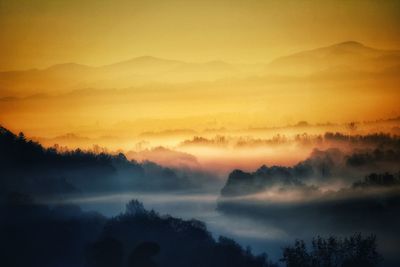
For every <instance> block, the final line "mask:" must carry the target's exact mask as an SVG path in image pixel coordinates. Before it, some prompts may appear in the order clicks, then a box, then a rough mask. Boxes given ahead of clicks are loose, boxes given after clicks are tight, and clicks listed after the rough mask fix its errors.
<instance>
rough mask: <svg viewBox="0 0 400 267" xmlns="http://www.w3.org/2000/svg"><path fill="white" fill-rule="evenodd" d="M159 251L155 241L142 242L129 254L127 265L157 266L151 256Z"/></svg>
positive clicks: (131, 266) (133, 266)
mask: <svg viewBox="0 0 400 267" xmlns="http://www.w3.org/2000/svg"><path fill="white" fill-rule="evenodd" d="M159 252H160V246H159V245H158V244H157V243H155V242H142V243H140V244H139V245H138V246H137V247H136V248H135V249H133V250H132V252H131V254H130V255H129V260H128V267H157V264H156V263H155V262H154V260H153V257H154V256H156V255H157V254H158V253H159Z"/></svg>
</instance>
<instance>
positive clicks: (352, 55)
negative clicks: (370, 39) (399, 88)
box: [267, 41, 400, 75]
mask: <svg viewBox="0 0 400 267" xmlns="http://www.w3.org/2000/svg"><path fill="white" fill-rule="evenodd" d="M399 65H400V50H379V49H375V48H371V47H368V46H365V45H363V44H361V43H359V42H355V41H348V42H343V43H339V44H335V45H332V46H327V47H322V48H317V49H313V50H309V51H303V52H299V53H296V54H293V55H289V56H285V57H280V58H277V59H276V60H274V61H272V62H271V63H270V64H269V65H268V67H267V71H268V72H273V73H280V74H286V75H289V74H294V75H302V74H312V73H315V72H320V71H346V70H353V71H382V70H385V69H388V68H393V67H395V66H399Z"/></svg>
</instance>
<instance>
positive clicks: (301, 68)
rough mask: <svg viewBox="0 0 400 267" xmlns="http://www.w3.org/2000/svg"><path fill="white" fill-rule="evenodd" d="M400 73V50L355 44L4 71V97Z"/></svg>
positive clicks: (1, 86) (0, 87)
mask: <svg viewBox="0 0 400 267" xmlns="http://www.w3.org/2000/svg"><path fill="white" fill-rule="evenodd" d="M399 69H400V50H378V49H374V48H370V47H367V46H365V45H363V44H361V43H358V42H353V41H350V42H343V43H339V44H335V45H332V46H328V47H322V48H318V49H314V50H309V51H303V52H299V53H296V54H292V55H289V56H284V57H280V58H277V59H275V60H273V61H272V62H271V63H269V64H252V65H251V64H250V65H240V64H231V63H227V62H223V61H209V62H204V63H191V62H183V61H177V60H168V59H162V58H156V57H151V56H143V57H137V58H133V59H130V60H127V61H122V62H118V63H115V64H111V65H105V66H100V67H91V66H86V65H81V64H76V63H65V64H58V65H53V66H51V67H49V68H46V69H40V70H38V69H32V70H26V71H8V72H0V92H1V93H0V97H6V96H28V95H32V94H37V93H60V92H67V91H71V90H76V89H84V88H96V89H104V88H127V87H131V86H142V85H145V84H154V83H158V84H160V83H161V84H163V83H187V82H198V81H214V80H218V79H227V78H246V77H252V76H264V75H285V76H286V75H292V76H293V75H294V76H296V75H297V76H298V75H310V74H315V73H319V72H329V73H330V72H338V71H339V72H343V71H363V72H382V71H386V70H399Z"/></svg>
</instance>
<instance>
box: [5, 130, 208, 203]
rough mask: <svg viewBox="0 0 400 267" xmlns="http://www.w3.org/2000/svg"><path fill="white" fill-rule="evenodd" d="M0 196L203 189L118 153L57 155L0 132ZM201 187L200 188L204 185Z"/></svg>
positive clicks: (192, 179)
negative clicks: (10, 193) (7, 194)
mask: <svg viewBox="0 0 400 267" xmlns="http://www.w3.org/2000/svg"><path fill="white" fill-rule="evenodd" d="M0 176H1V179H0V193H7V192H13V191H18V192H24V193H28V194H31V195H35V196H39V195H41V196H42V195H56V194H62V193H77V192H84V193H94V192H119V191H130V192H132V191H153V192H154V191H161V190H163V191H171V190H182V189H193V188H199V187H201V186H202V181H200V179H195V177H191V176H190V175H186V174H182V173H179V174H178V173H177V172H176V171H175V170H173V169H169V168H165V167H162V166H160V165H157V164H155V163H152V162H143V163H138V162H136V161H129V160H127V158H126V157H125V156H124V155H123V154H117V155H111V154H106V153H99V154H97V153H92V152H88V151H82V150H80V149H77V150H71V151H67V152H58V151H56V150H55V149H53V148H47V149H46V148H44V147H42V146H41V145H40V144H39V143H36V142H33V141H31V140H27V139H26V138H25V137H24V135H23V134H22V133H20V134H19V135H18V136H17V135H15V134H13V133H12V132H10V131H8V130H7V129H5V128H3V127H0ZM203 184H205V183H203Z"/></svg>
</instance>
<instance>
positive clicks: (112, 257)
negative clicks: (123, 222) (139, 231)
mask: <svg viewBox="0 0 400 267" xmlns="http://www.w3.org/2000/svg"><path fill="white" fill-rule="evenodd" d="M85 256H86V264H85V266H86V267H120V266H122V260H123V248H122V243H121V242H120V241H118V240H116V239H114V238H110V237H106V238H103V239H101V240H99V241H97V242H94V243H92V244H90V245H88V247H87V249H86V255H85Z"/></svg>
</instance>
